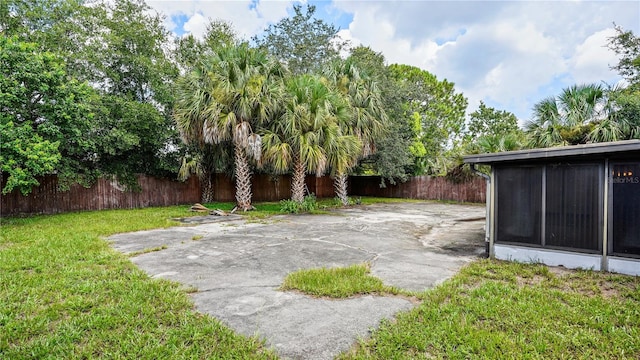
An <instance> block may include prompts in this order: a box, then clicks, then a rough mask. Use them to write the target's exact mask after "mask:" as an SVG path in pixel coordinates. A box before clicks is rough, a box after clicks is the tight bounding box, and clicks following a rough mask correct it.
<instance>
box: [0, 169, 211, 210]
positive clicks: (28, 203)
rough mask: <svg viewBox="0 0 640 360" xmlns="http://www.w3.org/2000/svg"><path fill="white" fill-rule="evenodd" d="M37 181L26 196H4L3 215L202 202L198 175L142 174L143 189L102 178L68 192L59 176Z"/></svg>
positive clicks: (1, 203) (139, 181)
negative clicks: (176, 178)
mask: <svg viewBox="0 0 640 360" xmlns="http://www.w3.org/2000/svg"><path fill="white" fill-rule="evenodd" d="M38 181H39V182H40V186H39V187H37V188H34V189H33V191H32V193H31V194H29V195H28V196H23V195H22V194H21V193H20V192H19V191H13V192H11V193H9V194H7V195H2V197H1V201H0V216H11V215H18V214H54V213H62V212H69V211H79V210H103V209H133V208H142V207H149V206H168V205H177V204H189V203H195V202H198V201H200V183H199V182H198V180H197V179H196V178H192V179H190V180H188V181H186V182H178V181H172V180H168V179H157V178H152V177H148V176H139V177H138V183H139V184H140V187H141V188H142V190H141V191H140V192H132V191H126V190H125V189H124V187H123V186H122V185H120V184H118V182H116V181H112V180H106V179H99V180H98V181H97V182H96V183H95V184H94V185H93V186H91V187H89V188H85V187H83V186H80V185H73V186H71V189H69V191H58V178H57V177H56V176H46V177H43V178H40V179H38ZM2 186H3V187H4V184H2Z"/></svg>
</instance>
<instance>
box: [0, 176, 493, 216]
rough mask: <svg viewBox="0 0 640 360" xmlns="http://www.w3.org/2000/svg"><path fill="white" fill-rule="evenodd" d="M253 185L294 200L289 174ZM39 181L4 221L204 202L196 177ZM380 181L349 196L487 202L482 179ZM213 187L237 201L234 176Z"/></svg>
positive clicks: (319, 185) (361, 182)
mask: <svg viewBox="0 0 640 360" xmlns="http://www.w3.org/2000/svg"><path fill="white" fill-rule="evenodd" d="M252 180H253V181H252V193H253V201H279V200H281V199H288V198H290V197H291V191H290V189H291V176H289V175H283V176H272V175H267V174H254V176H253V179H252ZM39 181H40V184H41V185H40V186H39V187H37V188H35V189H34V190H33V192H32V193H31V194H30V195H29V196H22V194H21V193H20V192H18V191H14V192H11V193H9V194H7V195H2V197H1V202H0V216H12V215H19V214H53V213H61V212H69V211H81V210H103V209H121V208H125V209H131V208H141V207H149V206H169V205H177V204H193V203H196V202H200V199H201V189H200V181H199V180H198V179H197V178H196V177H191V178H190V179H188V180H187V181H186V182H178V181H172V180H168V179H157V178H153V177H147V176H142V175H141V176H139V177H138V183H139V184H140V187H141V189H142V190H141V191H140V192H131V191H125V189H124V187H123V186H122V185H120V184H118V182H116V181H114V180H109V179H99V180H98V181H97V182H96V183H95V184H94V185H93V186H92V187H90V188H84V187H82V186H80V185H73V186H71V189H70V190H69V191H58V180H57V178H56V177H55V176H46V177H43V178H42V179H39ZM380 182H381V181H380V177H378V176H352V177H350V178H349V194H350V196H352V197H353V196H376V197H393V198H407V199H424V200H450V201H458V202H478V203H482V202H484V201H485V194H486V193H485V190H486V183H485V180H484V179H482V178H480V177H476V178H473V179H471V180H470V181H468V182H465V183H453V182H450V181H449V180H447V179H446V178H441V177H429V176H417V177H414V178H411V179H410V180H409V181H407V182H405V183H398V184H396V185H391V184H389V183H388V182H387V186H386V187H384V188H381V187H380ZM212 184H213V191H214V199H215V201H221V202H233V201H235V189H234V183H233V180H232V179H231V178H230V177H228V176H226V175H224V174H215V175H214V176H213V178H212ZM4 185H5V184H2V186H3V187H4ZM306 185H307V188H308V189H309V191H310V192H312V193H314V194H315V195H316V196H317V197H318V198H328V197H334V196H335V192H334V188H333V179H331V178H330V177H328V176H324V177H315V176H307V178H306Z"/></svg>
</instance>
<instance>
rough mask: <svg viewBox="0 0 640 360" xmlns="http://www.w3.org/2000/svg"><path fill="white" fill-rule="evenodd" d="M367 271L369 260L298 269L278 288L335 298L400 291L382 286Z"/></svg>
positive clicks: (390, 293)
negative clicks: (342, 266) (333, 266)
mask: <svg viewBox="0 0 640 360" xmlns="http://www.w3.org/2000/svg"><path fill="white" fill-rule="evenodd" d="M370 272H371V270H370V267H369V264H355V265H351V266H348V267H344V268H320V269H306V270H299V271H296V272H293V273H290V274H289V275H287V277H286V278H285V279H284V282H283V284H282V286H281V287H280V290H285V291H286V290H299V291H300V292H303V293H305V294H309V295H312V296H326V297H331V298H338V299H340V298H347V297H350V296H355V295H364V294H379V295H383V294H389V295H397V294H398V293H400V291H399V290H398V289H396V288H394V287H390V286H385V285H384V284H383V283H382V280H380V279H378V278H376V277H374V276H371V275H369V273H370Z"/></svg>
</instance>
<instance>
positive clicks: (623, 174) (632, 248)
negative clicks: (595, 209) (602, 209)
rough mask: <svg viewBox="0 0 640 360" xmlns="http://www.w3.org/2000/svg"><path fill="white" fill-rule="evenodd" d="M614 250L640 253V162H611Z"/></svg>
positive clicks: (629, 253) (623, 252)
mask: <svg viewBox="0 0 640 360" xmlns="http://www.w3.org/2000/svg"><path fill="white" fill-rule="evenodd" d="M611 175H612V176H611V192H612V194H611V197H612V205H611V222H610V224H611V233H612V237H611V239H612V247H613V252H614V253H617V254H622V255H640V164H639V163H613V164H612V165H611Z"/></svg>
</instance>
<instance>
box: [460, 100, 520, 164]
mask: <svg viewBox="0 0 640 360" xmlns="http://www.w3.org/2000/svg"><path fill="white" fill-rule="evenodd" d="M464 143H465V152H466V153H488V152H500V151H511V150H518V149H520V148H522V146H523V143H524V132H523V131H522V130H521V129H520V128H519V127H518V118H516V116H515V115H514V114H513V113H511V112H508V111H505V110H496V109H494V108H492V107H489V106H486V105H485V104H484V102H482V101H480V106H479V107H478V109H477V110H476V111H474V112H472V113H471V114H469V125H468V126H467V129H466V131H465V135H464Z"/></svg>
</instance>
